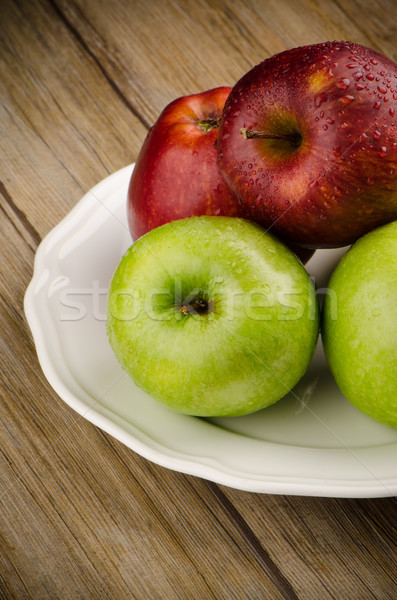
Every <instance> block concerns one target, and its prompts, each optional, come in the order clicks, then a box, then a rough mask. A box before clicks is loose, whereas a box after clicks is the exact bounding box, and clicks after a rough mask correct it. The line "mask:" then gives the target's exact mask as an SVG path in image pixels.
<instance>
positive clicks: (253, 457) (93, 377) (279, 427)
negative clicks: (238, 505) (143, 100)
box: [25, 166, 397, 497]
mask: <svg viewBox="0 0 397 600" xmlns="http://www.w3.org/2000/svg"><path fill="white" fill-rule="evenodd" d="M132 168H133V167H132V166H129V167H125V168H124V169H121V170H120V171H118V172H116V173H114V174H113V175H111V176H110V177H108V178H107V179H105V180H104V181H102V182H101V183H99V184H98V185H96V186H95V187H94V188H93V189H92V190H91V191H90V192H88V194H86V195H85V196H84V198H83V199H82V200H81V201H80V202H79V203H78V204H77V206H76V207H75V208H74V209H73V210H72V211H71V213H70V214H69V215H68V216H67V217H66V218H65V219H64V220H63V221H62V222H61V223H60V224H59V225H58V226H57V227H55V229H54V230H53V231H51V232H50V233H49V235H48V236H47V237H46V238H45V239H44V240H43V242H42V243H41V244H40V247H39V249H38V251H37V255H36V260H35V266H34V275H33V279H32V281H31V283H30V285H29V287H28V289H27V292H26V296H25V312H26V316H27V319H28V321H29V325H30V327H31V330H32V333H33V337H34V341H35V343H36V348H37V353H38V357H39V360H40V364H41V366H42V369H43V371H44V374H45V376H46V377H47V379H48V381H49V382H50V384H51V385H52V387H53V388H54V389H55V391H56V392H57V393H58V394H59V395H60V396H61V398H62V399H63V400H64V401H65V402H66V403H67V404H68V405H69V406H71V407H72V408H73V409H74V410H76V411H77V412H78V413H80V414H81V415H82V416H83V417H85V418H86V419H88V420H89V421H91V422H92V423H94V424H95V425H97V426H98V427H100V428H102V429H103V430H105V431H107V432H108V433H110V434H111V435H113V436H114V437H115V438H117V439H118V440H120V441H121V442H123V443H124V444H126V445H127V446H129V447H130V448H132V449H133V450H135V451H136V452H138V453H139V454H141V455H142V456H144V457H146V458H148V459H149V460H151V461H154V462H155V463H158V464H160V465H163V466H165V467H169V468H171V469H175V470H177V471H182V472H184V473H190V474H193V475H198V476H200V477H204V478H206V479H210V480H213V481H216V482H217V483H220V484H224V485H228V486H231V487H235V488H240V489H243V490H249V491H253V492H266V493H274V494H298V495H312V496H334V497H381V496H392V495H396V493H397V431H396V430H393V429H391V428H389V427H386V426H383V425H380V424H377V423H375V422H374V421H372V420H371V419H369V418H367V417H366V416H364V415H363V414H361V413H360V412H359V411H357V410H356V409H355V408H354V407H352V406H351V405H350V404H349V403H348V402H347V400H346V399H345V398H344V397H343V396H342V394H341V393H340V392H339V390H338V388H337V387H336V385H335V383H334V381H333V379H332V377H331V375H330V373H329V371H328V368H327V365H326V363H325V359H324V356H323V353H322V348H321V344H320V345H319V347H318V349H317V351H316V354H315V356H314V358H313V361H312V364H311V366H310V368H309V370H308V372H307V374H306V375H305V377H304V378H303V379H302V380H301V381H300V382H299V384H298V385H297V386H296V387H295V389H294V390H293V391H292V393H290V394H288V396H286V397H285V398H284V399H283V400H281V401H280V402H278V403H277V404H275V405H274V406H272V407H270V408H267V409H265V410H263V411H261V412H259V413H256V414H253V415H250V416H246V417H234V418H222V419H201V418H195V417H188V416H185V415H180V414H177V413H174V412H172V411H171V410H168V409H167V408H166V407H164V406H163V405H161V404H159V403H157V402H156V401H155V400H154V399H152V398H151V397H149V396H148V395H147V394H145V393H144V392H143V391H142V390H140V389H139V388H137V387H136V386H135V385H134V384H133V382H132V381H131V380H130V379H129V377H128V376H127V375H125V374H124V372H123V371H122V369H121V367H120V366H119V364H118V362H117V361H116V359H115V357H114V355H113V353H112V350H111V348H110V346H109V344H108V340H107V336H106V329H105V304H106V291H107V288H108V285H109V282H110V279H111V276H112V273H113V271H114V269H115V267H116V266H117V264H118V262H119V260H120V258H121V256H122V255H123V253H124V251H125V250H126V249H127V248H128V246H129V245H130V243H131V238H130V234H129V231H128V227H127V220H126V193H127V187H128V182H129V179H130V175H131V171H132ZM341 253H343V250H342V251H341V250H336V251H317V252H316V254H315V256H314V257H313V258H312V259H311V261H310V262H309V264H308V270H309V271H310V273H311V274H313V275H314V276H315V278H316V283H317V286H319V287H322V286H325V285H326V282H327V280H328V276H329V273H330V271H331V270H332V268H333V266H334V265H335V264H336V262H337V260H338V259H339V257H340V256H341Z"/></svg>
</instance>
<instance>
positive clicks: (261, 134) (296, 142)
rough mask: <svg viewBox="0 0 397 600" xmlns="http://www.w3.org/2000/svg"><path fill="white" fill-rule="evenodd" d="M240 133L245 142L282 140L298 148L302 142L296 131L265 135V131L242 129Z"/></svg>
mask: <svg viewBox="0 0 397 600" xmlns="http://www.w3.org/2000/svg"><path fill="white" fill-rule="evenodd" d="M240 133H241V135H242V136H243V138H244V139H245V140H251V139H266V140H284V141H287V142H290V143H291V144H292V145H293V146H297V147H298V146H300V144H301V142H302V136H301V134H300V133H299V132H298V131H296V132H292V133H266V132H265V131H255V130H254V129H247V128H245V127H243V128H242V129H240Z"/></svg>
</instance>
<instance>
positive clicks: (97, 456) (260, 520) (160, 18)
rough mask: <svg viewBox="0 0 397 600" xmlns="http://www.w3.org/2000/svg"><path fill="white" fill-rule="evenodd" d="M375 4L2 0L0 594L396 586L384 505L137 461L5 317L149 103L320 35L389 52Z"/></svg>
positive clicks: (153, 106) (120, 153)
mask: <svg viewBox="0 0 397 600" xmlns="http://www.w3.org/2000/svg"><path fill="white" fill-rule="evenodd" d="M392 9H393V6H392V2H391V0H386V1H384V2H382V3H381V2H377V0H373V2H368V3H366V2H361V3H360V2H359V3H357V2H355V1H353V0H346V1H345V2H343V3H342V2H340V1H339V0H333V1H331V0H330V1H328V2H316V1H315V0H303V1H300V2H298V1H297V0H295V1H294V0H277V1H276V0H270V1H267V0H266V1H264V0H263V1H256V2H254V1H248V0H247V1H241V2H234V1H232V0H207V1H206V0H195V1H193V0H186V1H184V0H175V1H171V0H167V1H166V2H164V1H161V0H148V1H147V2H140V1H138V0H134V1H132V2H131V1H130V0H115V1H113V2H108V1H106V0H100V1H98V2H94V0H73V1H69V0H37V1H36V2H28V1H27V0H16V1H15V2H12V0H8V1H7V2H3V3H2V10H1V17H2V18H1V21H0V81H1V84H0V95H1V103H2V105H1V107H0V111H1V113H0V114H1V116H0V157H1V158H0V209H1V210H0V235H1V261H0V307H1V315H2V316H1V323H0V331H1V336H0V348H1V356H2V361H1V364H0V383H1V388H0V389H1V391H0V394H1V403H0V472H1V484H0V598H4V599H7V600H8V599H11V598H16V599H18V600H20V599H24V598H32V599H36V598H43V599H46V598H48V599H51V600H53V599H54V598H69V597H70V598H72V597H73V598H112V599H113V598H120V599H122V598H138V599H146V598H151V599H152V598H153V599H156V598H159V599H163V598H170V599H172V598H181V599H185V598H189V599H190V598H193V599H194V598H197V599H206V598H216V599H218V598H225V599H226V598H227V599H229V598H236V599H242V598H249V599H252V600H255V599H259V598H269V599H271V600H273V599H278V598H286V599H290V600H293V599H296V598H301V599H307V600H312V599H313V598H321V599H324V600H327V599H332V598H338V599H339V598H346V599H349V600H355V599H357V600H363V599H367V598H368V599H372V598H374V599H375V598H376V599H377V600H395V598H396V597H397V586H396V577H395V570H396V558H397V550H396V534H397V532H396V516H397V505H396V501H395V500H394V499H382V500H335V499H321V498H296V497H281V496H265V495H255V494H250V493H245V492H240V491H237V490H232V489H227V488H224V487H220V486H218V485H216V484H214V483H210V482H205V481H202V480H200V479H197V478H194V477H189V476H185V475H182V474H178V473H174V472H171V471H168V470H166V469H164V468H161V467H159V466H156V465H153V464H151V463H149V462H148V461H146V460H144V459H143V458H141V457H139V456H138V455H136V454H135V453H133V452H132V451H130V450H129V449H128V448H126V447H124V446H123V445H122V444H120V443H119V442H117V441H116V440H114V439H113V438H111V437H110V436H108V435H107V434H105V433H103V432H101V431H100V430H98V429H97V428H95V427H94V426H93V425H91V424H90V423H88V422H87V421H85V420H84V419H83V418H82V417H80V416H79V415H77V414H75V413H74V412H73V411H72V410H71V409H69V408H68V407H67V406H66V405H65V404H64V403H63V402H62V401H61V400H60V399H59V398H58V397H57V395H56V394H55V393H54V392H53V390H52V389H51V388H50V386H49V384H48V383H47V382H46V380H45V378H44V376H43V374H42V372H41V369H40V366H39V364H38V361H37V358H36V353H35V349H34V345H33V342H32V339H31V336H30V332H29V329H28V326H27V323H26V320H25V318H24V315H23V295H24V292H25V289H26V286H27V284H28V282H29V279H30V277H31V272H32V266H33V259H34V252H35V250H36V248H37V245H38V243H39V241H40V240H41V239H42V238H43V237H44V235H45V234H46V233H47V232H48V231H49V230H50V229H51V228H52V227H53V226H54V225H56V223H57V222H58V221H59V220H60V219H61V218H62V217H63V216H64V215H65V214H66V213H67V212H68V211H69V210H70V208H71V207H72V206H73V205H74V204H75V203H76V202H77V201H78V200H79V198H80V197H81V196H82V194H83V193H84V192H85V191H87V190H88V189H89V188H90V187H91V186H92V185H93V184H95V183H96V182H97V181H99V180H100V179H102V178H103V177H105V176H106V175H107V174H109V173H111V172H113V171H115V170H116V169H118V168H120V167H122V166H124V165H125V164H128V163H130V162H132V161H133V160H134V159H135V158H136V156H137V153H138V151H139V148H140V145H141V143H142V141H143V139H144V137H145V135H146V132H147V129H148V127H149V126H150V125H151V123H152V122H153V121H154V120H155V119H156V117H157V115H158V114H159V112H160V111H161V110H162V108H163V107H164V106H165V104H166V103H167V102H169V101H171V100H172V99H173V98H175V97H176V96H179V95H182V94H187V93H192V92H195V91H200V90H203V89H207V88H210V87H215V86H218V85H224V84H229V85H232V84H233V83H234V82H235V81H236V80H237V79H238V78H239V77H240V76H241V75H242V74H243V73H244V72H245V71H246V70H247V69H249V68H250V67H251V66H252V65H253V64H255V63H257V62H259V61H260V60H262V59H263V58H266V57H267V56H269V55H271V54H273V53H274V52H278V51H281V50H284V49H285V48H288V47H292V46H297V45H301V44H305V43H312V42H316V41H322V40H326V39H351V40H353V41H358V42H361V43H364V44H367V45H370V46H372V47H374V48H376V49H378V50H380V51H382V52H384V53H386V54H387V55H389V56H390V57H391V58H394V59H395V60H397V49H396V46H395V36H396V21H395V20H394V19H393V18H391V17H392V14H393V13H392ZM388 15H391V17H390V18H388Z"/></svg>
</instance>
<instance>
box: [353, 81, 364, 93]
mask: <svg viewBox="0 0 397 600" xmlns="http://www.w3.org/2000/svg"><path fill="white" fill-rule="evenodd" d="M364 87H365V86H363V85H361V83H356V85H355V88H356V90H358V91H360V90H363V89H364Z"/></svg>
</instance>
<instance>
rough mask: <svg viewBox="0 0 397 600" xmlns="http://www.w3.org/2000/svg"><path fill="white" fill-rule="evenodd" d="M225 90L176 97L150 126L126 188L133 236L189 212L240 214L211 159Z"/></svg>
mask: <svg viewBox="0 0 397 600" xmlns="http://www.w3.org/2000/svg"><path fill="white" fill-rule="evenodd" d="M230 89H231V88H230V87H219V88H215V89H212V90H208V91H206V92H202V93H200V94H193V95H191V96H183V97H181V98H177V99H176V100H174V101H173V102H171V104H169V105H168V106H167V107H166V108H165V109H164V110H163V112H162V113H161V115H160V116H159V118H158V120H157V121H156V123H155V124H154V125H153V127H152V128H151V129H150V131H149V133H148V135H147V137H146V140H145V142H144V144H143V146H142V149H141V151H140V153H139V156H138V159H137V161H136V165H135V168H134V171H133V173H132V177H131V181H130V185H129V190H128V222H129V226H130V230H131V235H132V237H133V239H134V240H135V239H137V238H139V237H140V236H141V235H143V234H144V233H146V232H147V231H149V230H151V229H153V228H154V227H159V226H160V225H163V224H164V223H168V222H169V221H174V220H176V219H183V218H185V217H192V216H194V215H197V216H200V215H224V216H229V217H234V216H235V217H243V216H245V212H244V211H243V209H242V208H241V207H240V205H239V203H238V202H237V200H236V198H235V197H234V195H233V194H232V192H231V191H230V190H229V189H228V187H227V185H226V184H225V182H224V181H223V179H222V177H221V176H220V174H219V171H218V167H217V164H216V149H215V143H216V140H217V136H218V121H219V118H220V115H221V113H222V109H223V107H224V104H225V101H226V98H227V96H228V94H229V92H230Z"/></svg>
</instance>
